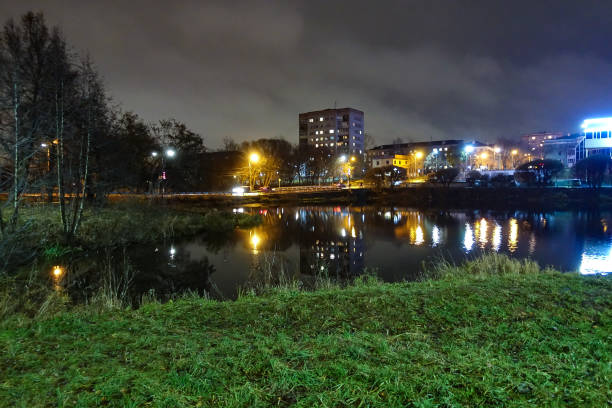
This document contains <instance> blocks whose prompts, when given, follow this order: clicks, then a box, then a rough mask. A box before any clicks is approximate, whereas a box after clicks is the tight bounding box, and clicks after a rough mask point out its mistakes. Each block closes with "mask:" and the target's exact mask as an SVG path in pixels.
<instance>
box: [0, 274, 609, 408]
mask: <svg viewBox="0 0 612 408" xmlns="http://www.w3.org/2000/svg"><path fill="white" fill-rule="evenodd" d="M611 306H612V283H611V282H610V280H609V279H606V278H584V277H579V276H575V275H561V274H558V273H549V272H541V273H528V274H515V273H506V274H501V275H492V276H481V275H479V276H466V275H465V274H464V275H458V276H446V277H443V278H441V279H439V280H432V281H424V282H418V283H402V284H382V283H379V282H375V281H368V280H365V281H358V282H357V283H355V284H354V285H352V286H350V287H348V288H345V289H340V288H328V289H321V290H318V291H315V292H300V291H294V290H277V291H274V292H272V293H269V294H267V295H264V296H261V297H257V296H246V297H243V298H240V299H239V300H238V301H235V302H215V301H209V300H205V299H196V298H193V299H184V300H180V301H176V302H173V303H167V304H164V305H160V304H157V303H152V304H148V305H146V306H143V307H142V308H141V309H139V310H115V311H109V312H104V313H93V312H92V311H90V310H89V311H88V310H87V309H74V310H72V311H69V312H63V313H61V314H59V315H57V316H55V317H53V318H48V319H45V320H28V319H22V318H18V317H14V318H12V319H10V320H8V321H5V322H4V323H3V324H2V325H1V326H0V405H2V406H24V407H26V406H27V407H35V406H164V407H182V406H185V407H187V406H220V407H257V406H289V405H293V404H295V405H297V406H380V407H404V406H422V407H428V406H461V405H464V406H593V407H595V406H596V407H603V406H607V405H608V404H610V401H611V400H612V392H611V389H610V383H611V381H612V369H611V356H612V333H611V327H612V326H611V320H612V312H611Z"/></svg>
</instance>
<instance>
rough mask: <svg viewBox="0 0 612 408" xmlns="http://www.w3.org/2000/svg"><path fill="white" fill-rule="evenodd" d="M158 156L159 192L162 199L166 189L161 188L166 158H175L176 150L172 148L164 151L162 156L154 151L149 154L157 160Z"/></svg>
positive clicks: (164, 178) (164, 176) (164, 174)
mask: <svg viewBox="0 0 612 408" xmlns="http://www.w3.org/2000/svg"><path fill="white" fill-rule="evenodd" d="M158 156H159V157H161V176H160V177H159V189H160V190H161V194H162V197H163V194H164V192H165V191H164V190H165V188H166V187H165V186H162V182H163V181H164V180H166V157H167V158H169V159H173V158H174V157H175V156H176V150H174V149H172V148H167V149H166V151H164V152H163V154H160V153H159V152H156V151H153V152H151V157H153V158H157V157H158Z"/></svg>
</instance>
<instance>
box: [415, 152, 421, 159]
mask: <svg viewBox="0 0 612 408" xmlns="http://www.w3.org/2000/svg"><path fill="white" fill-rule="evenodd" d="M414 156H415V157H416V158H417V159H420V158H421V157H423V152H416V153H415V154H414Z"/></svg>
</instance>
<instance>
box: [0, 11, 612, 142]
mask: <svg viewBox="0 0 612 408" xmlns="http://www.w3.org/2000/svg"><path fill="white" fill-rule="evenodd" d="M173 3H176V4H173ZM28 10H34V11H43V12H44V13H45V16H46V18H47V22H48V24H49V25H59V26H60V27H61V28H62V29H63V32H64V34H65V36H66V37H67V40H68V42H69V43H70V44H72V45H73V46H74V47H75V49H76V50H77V51H79V52H84V51H88V52H89V53H90V55H91V56H92V58H93V60H94V61H95V62H96V64H97V66H98V68H99V70H100V72H101V74H102V76H103V77H104V80H105V83H106V85H107V89H108V91H109V93H110V94H111V95H112V96H113V98H114V100H115V102H116V103H118V104H119V105H120V106H121V107H122V108H123V109H125V110H132V111H134V112H136V113H138V114H139V115H141V116H142V117H143V118H144V119H146V120H147V121H153V120H157V119H162V118H169V117H173V118H176V119H178V120H180V121H183V122H185V123H186V124H187V125H188V126H189V127H190V128H192V129H193V130H195V131H196V132H198V133H200V134H201V135H202V136H204V140H205V144H206V145H207V146H209V147H211V148H217V147H220V146H221V140H222V139H223V138H224V137H232V138H234V139H235V140H237V141H242V140H251V139H256V138H262V137H279V136H282V137H284V138H285V139H287V140H289V141H291V142H292V143H297V140H298V136H297V132H298V130H297V115H298V113H299V112H304V111H309V110H315V109H322V108H327V107H333V106H334V102H336V104H337V106H338V107H345V106H350V107H354V108H357V109H361V110H363V111H364V112H365V127H366V131H367V132H368V133H370V134H371V135H372V136H373V137H374V138H375V140H376V142H378V143H384V142H390V141H391V140H393V139H395V138H398V137H399V138H402V139H404V140H414V141H418V140H429V139H430V138H432V139H443V138H449V139H474V138H476V139H481V140H483V141H494V140H495V139H497V138H499V137H503V138H517V137H518V136H519V135H520V134H522V133H527V132H532V131H542V130H551V131H552V130H554V131H557V130H558V131H566V132H575V131H578V129H579V124H580V122H581V121H582V120H583V119H584V118H585V117H589V116H598V115H608V116H612V45H611V44H612V2H610V1H584V0H583V1H578V0H576V1H559V0H557V1H536V0H530V1H517V0H512V1H510V0H507V1H495V0H483V1H466V0H463V1H451V0H448V1H433V0H425V1H372V0H360V1H329V0H328V1H315V0H307V1H281V2H272V1H266V2H256V1H244V2H240V1H234V0H231V1H219V2H216V1H177V2H171V1H153V0H151V1H133V0H130V1H83V0H80V1H38V2H37V1H26V0H19V1H12V0H8V1H7V0H4V1H2V3H0V17H1V18H2V20H7V19H8V18H9V17H15V18H18V17H19V16H20V15H21V14H23V13H24V12H26V11H28Z"/></svg>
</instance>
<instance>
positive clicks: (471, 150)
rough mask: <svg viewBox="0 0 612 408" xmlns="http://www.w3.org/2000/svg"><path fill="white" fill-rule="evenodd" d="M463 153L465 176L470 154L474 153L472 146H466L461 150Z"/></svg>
mask: <svg viewBox="0 0 612 408" xmlns="http://www.w3.org/2000/svg"><path fill="white" fill-rule="evenodd" d="M463 151H464V152H465V174H467V170H468V166H469V163H470V154H471V153H472V152H473V151H474V146H472V145H467V146H465V147H464V148H463Z"/></svg>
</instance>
